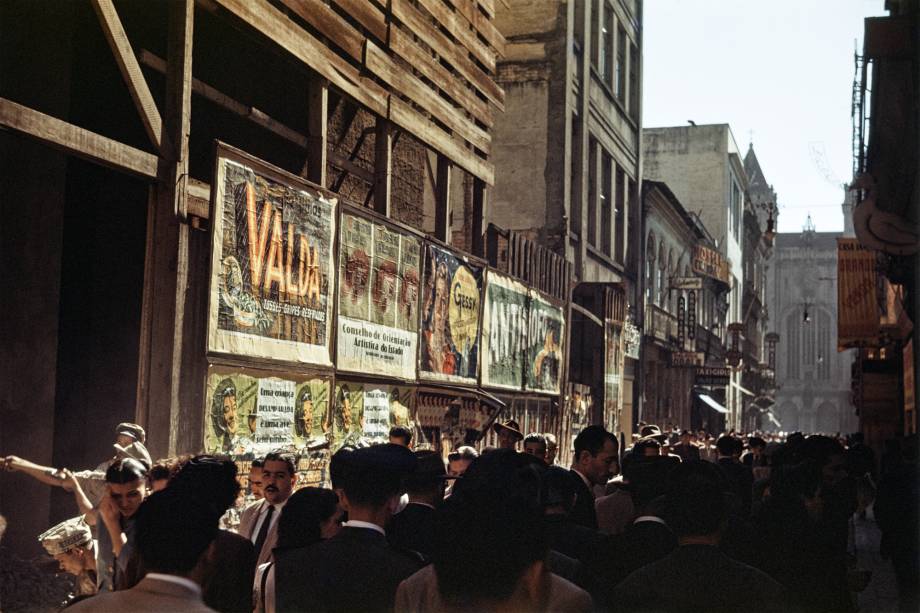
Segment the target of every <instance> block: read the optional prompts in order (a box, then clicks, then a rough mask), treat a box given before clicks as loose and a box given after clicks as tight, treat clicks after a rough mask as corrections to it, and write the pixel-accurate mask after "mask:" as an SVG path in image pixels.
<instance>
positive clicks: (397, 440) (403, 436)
mask: <svg viewBox="0 0 920 613" xmlns="http://www.w3.org/2000/svg"><path fill="white" fill-rule="evenodd" d="M390 442H391V443H393V444H394V445H402V446H403V447H408V446H409V443H411V442H412V431H411V430H409V428H406V427H405V426H393V427H392V428H390Z"/></svg>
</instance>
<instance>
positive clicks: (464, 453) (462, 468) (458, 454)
mask: <svg viewBox="0 0 920 613" xmlns="http://www.w3.org/2000/svg"><path fill="white" fill-rule="evenodd" d="M478 457H479V452H478V451H476V449H474V448H473V447H468V446H466V445H464V446H462V447H457V448H456V449H455V450H453V451H451V452H450V453H449V454H448V455H447V474H448V475H450V476H451V477H462V476H463V473H465V472H466V469H467V468H469V467H470V464H472V463H473V460H475V459H476V458H478Z"/></svg>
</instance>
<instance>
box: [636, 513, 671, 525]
mask: <svg viewBox="0 0 920 613" xmlns="http://www.w3.org/2000/svg"><path fill="white" fill-rule="evenodd" d="M646 521H652V522H655V523H656V524H661V525H662V526H665V527H667V526H668V524H667V523H665V521H664V520H663V519H661V518H660V517H657V516H655V515H640V516H639V517H637V518H636V519H635V520H634V521H633V523H634V524H638V523H641V522H646Z"/></svg>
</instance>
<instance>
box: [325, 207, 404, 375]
mask: <svg viewBox="0 0 920 613" xmlns="http://www.w3.org/2000/svg"><path fill="white" fill-rule="evenodd" d="M420 259H421V241H420V240H419V239H418V238H416V237H414V236H411V235H408V234H404V233H401V232H397V231H395V230H393V229H391V228H389V227H387V226H385V225H384V224H381V223H377V222H374V221H371V220H369V219H366V218H364V217H360V216H357V215H351V214H345V215H343V217H342V231H341V237H340V243H339V283H340V286H341V287H340V292H339V300H338V305H339V318H338V342H337V351H336V353H337V366H338V368H339V369H340V370H350V371H353V372H360V373H368V374H375V375H385V376H392V377H398V378H401V379H414V378H415V370H416V352H417V348H418V286H419V269H420Z"/></svg>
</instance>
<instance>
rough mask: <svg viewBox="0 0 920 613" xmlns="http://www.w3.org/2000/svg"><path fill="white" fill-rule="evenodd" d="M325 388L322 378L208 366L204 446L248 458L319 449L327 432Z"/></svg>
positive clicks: (217, 451) (326, 384) (326, 391)
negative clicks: (266, 454) (274, 451)
mask: <svg viewBox="0 0 920 613" xmlns="http://www.w3.org/2000/svg"><path fill="white" fill-rule="evenodd" d="M329 388H330V382H329V380H328V379H322V378H309V377H306V376H302V375H294V374H287V373H284V374H278V375H275V374H274V373H266V372H264V371H251V370H248V369H239V368H237V369H233V368H226V369H225V368H217V367H212V368H211V369H210V372H209V373H208V378H207V394H206V397H207V409H206V410H207V414H206V415H205V445H204V448H205V450H206V451H207V452H208V453H216V454H229V455H231V456H234V457H249V458H251V457H253V456H260V455H264V454H265V453H268V452H269V451H272V450H274V449H279V448H283V449H288V450H291V451H308V450H310V449H314V448H320V447H322V446H324V444H325V443H326V442H327V433H328V432H329V431H330V426H329V411H328V408H329Z"/></svg>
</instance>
